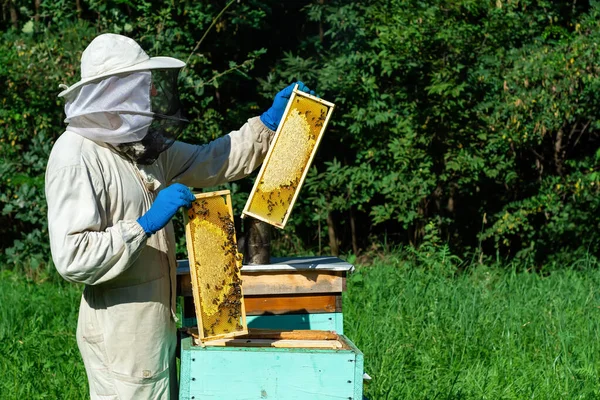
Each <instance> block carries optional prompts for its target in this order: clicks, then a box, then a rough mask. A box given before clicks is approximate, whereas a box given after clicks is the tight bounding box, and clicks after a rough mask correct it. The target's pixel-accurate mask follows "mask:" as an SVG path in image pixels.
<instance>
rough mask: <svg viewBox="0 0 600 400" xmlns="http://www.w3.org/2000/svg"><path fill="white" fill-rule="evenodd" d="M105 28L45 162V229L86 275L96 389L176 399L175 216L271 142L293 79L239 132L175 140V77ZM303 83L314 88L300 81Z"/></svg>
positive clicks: (63, 260) (97, 394) (72, 266)
mask: <svg viewBox="0 0 600 400" xmlns="http://www.w3.org/2000/svg"><path fill="white" fill-rule="evenodd" d="M184 65H185V64H184V63H183V62H182V61H180V60H177V59H175V58H170V57H152V58H151V57H149V56H148V55H147V54H146V53H145V52H144V51H143V50H142V48H141V47H140V46H139V45H138V44H137V43H136V42H135V41H133V40H132V39H130V38H127V37H124V36H120V35H114V34H104V35H100V36H98V37H96V38H95V39H94V40H93V41H92V42H91V43H90V45H89V46H88V47H87V48H86V49H85V51H84V52H83V54H82V56H81V80H80V81H79V82H77V83H76V84H74V85H73V86H71V87H65V88H64V89H65V90H64V91H63V92H61V93H60V94H59V95H58V96H59V97H63V98H64V99H65V100H66V105H65V112H66V120H65V122H66V123H67V124H68V125H67V128H66V131H65V132H64V133H63V134H62V135H61V136H60V137H59V139H58V140H57V141H56V143H55V144H54V147H53V149H52V152H51V154H50V159H49V160H48V166H47V170H46V199H47V201H48V229H49V232H50V244H51V249H52V258H53V260H54V263H55V265H56V268H57V270H58V272H59V273H60V274H61V275H62V276H63V277H64V278H65V279H67V280H69V281H71V282H79V283H84V284H85V288H84V290H83V296H82V298H81V304H80V309H79V321H78V325H77V344H78V346H79V350H80V351H81V356H82V358H83V362H84V364H85V369H86V371H87V375H88V381H89V387H90V396H91V398H92V399H103V400H109V399H169V398H171V399H175V398H176V397H177V389H178V388H177V377H176V374H177V371H176V364H175V346H176V328H175V312H174V310H175V277H176V275H175V272H176V262H175V236H174V233H173V226H172V224H171V223H170V220H171V218H172V217H173V215H174V214H175V213H176V212H177V211H178V209H179V208H180V207H189V206H190V204H191V202H192V201H193V199H194V196H193V195H192V192H191V191H190V189H188V186H191V187H195V188H200V187H206V186H214V185H218V184H220V183H224V182H227V181H232V180H236V179H240V178H242V177H244V176H246V175H248V174H249V173H250V172H251V171H252V170H254V169H255V168H257V167H258V166H259V164H260V163H261V162H262V160H263V158H264V157H265V155H266V153H267V149H268V147H269V142H270V140H271V139H272V137H273V134H274V132H273V131H274V130H276V128H277V126H278V124H279V121H280V120H281V117H282V115H283V112H284V109H285V106H286V103H287V100H288V98H289V96H290V94H291V91H292V87H291V86H290V87H287V88H286V89H284V90H282V91H281V92H279V93H278V94H277V95H276V96H275V101H274V103H273V106H272V107H271V108H270V109H269V110H268V111H267V112H265V113H264V114H262V115H261V116H260V117H256V118H251V119H249V120H248V122H246V123H245V124H244V125H243V126H242V127H241V128H240V129H239V130H238V131H234V132H231V133H229V134H228V135H226V136H223V137H221V138H219V139H217V140H215V141H213V142H211V143H209V144H207V145H203V146H195V145H191V144H186V143H182V142H179V141H177V140H176V139H177V136H178V135H179V133H180V132H181V131H182V129H183V128H184V127H185V125H186V123H187V121H186V120H185V119H184V118H183V117H182V113H181V109H180V104H179V98H178V92H177V76H178V73H179V70H180V69H181V68H182V67H183V66H184ZM300 86H301V88H302V90H304V91H308V89H307V88H306V87H305V86H304V85H302V84H301V83H300Z"/></svg>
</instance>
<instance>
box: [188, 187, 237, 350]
mask: <svg viewBox="0 0 600 400" xmlns="http://www.w3.org/2000/svg"><path fill="white" fill-rule="evenodd" d="M195 197H196V200H195V201H194V202H193V203H192V207H190V208H189V209H187V210H186V211H185V212H184V222H185V237H186V247H187V251H188V258H189V265H190V277H191V283H192V295H193V298H194V308H195V309H196V319H197V322H198V333H199V337H200V341H205V340H212V339H224V338H231V337H235V336H239V335H246V334H247V333H248V325H247V322H246V309H245V304H244V294H243V290H242V279H241V268H242V255H241V254H240V253H238V252H237V240H236V236H235V227H234V223H233V210H232V207H231V194H230V191H229V190H221V191H217V192H210V193H199V194H195ZM200 240H202V242H201V243H198V241H200Z"/></svg>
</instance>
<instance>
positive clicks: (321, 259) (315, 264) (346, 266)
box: [177, 256, 354, 275]
mask: <svg viewBox="0 0 600 400" xmlns="http://www.w3.org/2000/svg"><path fill="white" fill-rule="evenodd" d="M306 270H317V271H346V272H348V273H352V272H353V271H354V265H352V264H350V263H348V262H346V261H344V260H341V259H339V258H338V257H332V256H312V257H273V258H271V264H267V265H260V264H259V265H244V266H242V273H244V272H279V271H306ZM189 271H190V265H189V262H188V260H178V261H177V275H185V274H188V273H189Z"/></svg>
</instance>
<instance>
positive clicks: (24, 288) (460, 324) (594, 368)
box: [0, 260, 600, 400]
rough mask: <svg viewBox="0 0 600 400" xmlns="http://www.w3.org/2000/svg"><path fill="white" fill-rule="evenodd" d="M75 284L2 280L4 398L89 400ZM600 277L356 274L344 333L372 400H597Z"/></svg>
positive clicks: (0, 375)
mask: <svg viewBox="0 0 600 400" xmlns="http://www.w3.org/2000/svg"><path fill="white" fill-rule="evenodd" d="M80 291H81V288H80V287H77V286H71V285H57V284H55V283H38V284H35V283H32V282H29V281H26V280H25V279H23V278H19V277H17V276H16V275H15V274H11V273H6V272H5V273H0V399H2V400H4V399H19V400H23V399H40V398H47V399H82V398H87V382H86V378H85V371H84V369H83V365H82V362H81V359H80V357H79V353H78V350H77V345H76V342H75V326H76V320H77V307H78V303H79V296H80ZM599 307H600V271H599V270H594V269H588V270H585V271H574V270H563V271H557V272H553V273H552V274H551V275H549V276H541V275H537V274H530V273H514V272H511V271H507V270H503V269H499V268H497V269H489V268H484V267H480V268H477V269H474V270H473V271H471V272H468V273H463V274H461V275H459V276H456V277H451V276H449V274H447V273H444V272H443V271H437V272H433V271H429V270H426V269H424V268H413V267H411V264H408V263H404V262H400V261H394V260H390V261H387V262H385V263H383V262H382V265H377V266H374V267H363V268H359V269H358V271H357V272H356V273H355V274H354V275H353V276H352V277H351V279H350V280H349V284H348V291H347V292H346V294H345V296H344V318H345V322H346V324H345V333H346V335H347V336H348V337H350V338H351V339H352V340H353V341H354V343H356V345H357V346H358V347H359V348H360V349H361V350H362V351H363V352H364V354H365V361H366V362H365V369H366V372H368V373H369V374H370V375H371V376H372V377H373V381H372V382H371V383H369V384H368V385H367V386H366V389H365V394H366V395H367V396H368V398H369V399H370V400H376V399H394V400H396V399H531V398H533V399H579V398H582V399H595V398H600V308H599Z"/></svg>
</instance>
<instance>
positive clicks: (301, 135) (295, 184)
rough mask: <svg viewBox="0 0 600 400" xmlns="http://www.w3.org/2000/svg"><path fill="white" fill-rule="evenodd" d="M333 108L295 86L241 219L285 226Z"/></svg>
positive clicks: (281, 227) (279, 226)
mask: <svg viewBox="0 0 600 400" xmlns="http://www.w3.org/2000/svg"><path fill="white" fill-rule="evenodd" d="M334 107H335V105H334V104H333V103H330V102H328V101H325V100H322V99H320V98H318V97H316V96H312V95H310V94H308V93H304V92H302V91H299V90H298V85H296V86H295V87H294V90H293V91H292V95H291V97H290V100H289V101H288V104H287V107H286V109H285V112H284V113H283V117H282V118H281V123H280V124H279V127H278V128H277V132H275V137H274V138H273V142H272V144H271V146H270V148H269V151H268V152H267V155H266V157H265V161H264V162H263V165H262V167H261V169H260V171H259V173H258V176H257V177H256V180H255V182H254V186H253V188H252V192H250V196H249V197H248V201H247V202H246V205H245V206H244V210H243V211H242V218H244V217H245V216H250V217H253V218H256V219H258V220H260V221H263V222H266V223H268V224H271V225H273V226H275V227H277V228H280V229H283V228H284V227H285V225H286V223H287V221H288V218H289V217H290V214H291V211H292V208H293V207H294V203H295V202H296V198H297V197H298V194H299V193H300V189H301V188H302V184H303V183H304V180H305V178H306V174H307V173H308V169H309V168H310V165H311V164H312V160H313V158H314V156H315V154H316V152H317V148H318V147H319V143H320V142H321V138H322V137H323V133H324V132H325V128H326V127H327V124H328V122H329V118H330V117H331V113H332V112H333V109H334Z"/></svg>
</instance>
